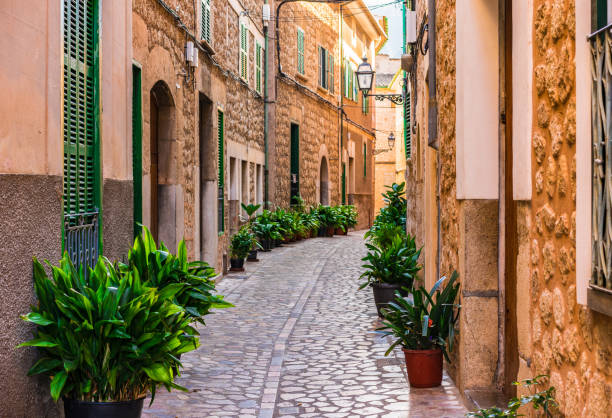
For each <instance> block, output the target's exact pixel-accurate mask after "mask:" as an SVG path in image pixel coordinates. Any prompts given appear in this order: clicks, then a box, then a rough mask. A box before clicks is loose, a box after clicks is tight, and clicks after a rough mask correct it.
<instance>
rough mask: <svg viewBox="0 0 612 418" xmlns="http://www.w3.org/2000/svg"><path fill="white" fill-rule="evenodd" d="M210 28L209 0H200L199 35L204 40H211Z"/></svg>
mask: <svg viewBox="0 0 612 418" xmlns="http://www.w3.org/2000/svg"><path fill="white" fill-rule="evenodd" d="M210 35H211V30H210V0H202V31H201V36H202V39H204V40H205V41H206V42H208V43H210V41H211V36H210Z"/></svg>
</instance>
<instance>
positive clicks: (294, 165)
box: [290, 123, 300, 204]
mask: <svg viewBox="0 0 612 418" xmlns="http://www.w3.org/2000/svg"><path fill="white" fill-rule="evenodd" d="M290 165H291V167H290V171H291V173H290V174H291V179H290V180H291V201H290V204H293V203H294V200H293V198H294V197H295V196H299V194H300V127H299V125H296V124H295V123H292V124H291V164H290Z"/></svg>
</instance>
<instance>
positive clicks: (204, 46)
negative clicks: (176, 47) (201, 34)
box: [200, 39, 215, 55]
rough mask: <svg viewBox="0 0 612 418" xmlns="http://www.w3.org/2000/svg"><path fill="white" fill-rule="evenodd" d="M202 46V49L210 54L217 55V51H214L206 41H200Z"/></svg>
mask: <svg viewBox="0 0 612 418" xmlns="http://www.w3.org/2000/svg"><path fill="white" fill-rule="evenodd" d="M200 45H202V48H204V49H205V50H206V52H208V53H209V54H210V55H215V50H214V49H213V47H212V45H211V44H209V43H208V41H207V40H206V39H200Z"/></svg>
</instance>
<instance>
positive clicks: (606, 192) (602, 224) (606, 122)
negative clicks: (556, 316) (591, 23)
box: [589, 30, 612, 289]
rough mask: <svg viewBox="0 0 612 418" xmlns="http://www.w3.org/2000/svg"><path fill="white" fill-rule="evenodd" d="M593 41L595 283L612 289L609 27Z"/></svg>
mask: <svg viewBox="0 0 612 418" xmlns="http://www.w3.org/2000/svg"><path fill="white" fill-rule="evenodd" d="M589 41H590V43H591V52H592V55H591V58H592V61H591V64H592V79H593V84H592V90H591V117H592V132H591V138H592V154H591V155H592V156H591V158H592V165H591V166H592V186H593V191H592V218H591V220H592V227H593V231H592V238H593V241H592V269H593V271H592V276H591V285H592V286H594V287H600V288H605V289H612V276H611V270H612V257H611V255H612V253H611V251H612V248H611V245H612V242H611V241H612V190H611V188H612V136H611V135H610V134H611V133H612V66H611V65H610V62H611V61H612V39H611V37H610V33H609V30H600V31H598V32H595V33H594V34H592V35H591V36H590V37H589Z"/></svg>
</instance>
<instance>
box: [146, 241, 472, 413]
mask: <svg viewBox="0 0 612 418" xmlns="http://www.w3.org/2000/svg"><path fill="white" fill-rule="evenodd" d="M364 254H365V247H364V245H363V234H362V233H360V232H352V233H350V234H349V235H348V236H340V237H338V236H337V237H334V238H316V239H311V240H307V241H302V242H297V243H293V244H285V245H284V246H283V247H281V248H277V249H275V250H274V251H273V252H269V253H262V252H260V253H259V258H260V262H259V263H249V264H248V265H247V273H246V274H245V273H233V274H230V275H227V276H225V278H224V279H223V280H222V281H221V283H220V284H219V286H218V290H219V291H220V293H222V294H225V295H226V299H227V300H228V301H230V302H232V303H233V304H235V305H236V307H235V308H232V309H226V310H222V311H218V312H217V313H216V314H215V315H211V316H209V317H207V320H206V321H207V326H206V327H205V328H202V329H201V332H202V336H201V344H202V346H201V347H200V348H199V349H198V350H197V351H194V352H190V353H188V354H186V355H184V357H183V359H182V360H183V365H184V371H183V373H182V376H181V377H180V378H179V379H177V383H178V384H179V385H182V386H185V387H187V388H188V389H189V392H188V393H184V392H180V391H173V392H171V393H168V392H166V391H165V390H164V389H163V388H160V389H159V390H158V392H157V395H156V398H155V403H154V404H153V405H152V406H151V407H150V408H148V407H147V406H148V401H147V402H146V403H145V409H144V411H143V412H144V413H143V415H144V416H147V417H215V416H240V417H262V418H263V417H290V416H299V417H349V416H380V417H408V416H410V417H414V418H416V417H460V416H464V414H465V408H464V407H463V404H462V402H461V400H460V398H459V395H458V391H457V390H456V388H455V387H454V386H453V384H452V381H451V380H450V379H449V378H448V377H447V376H446V375H445V376H444V381H443V383H442V386H441V387H437V388H433V389H412V388H410V386H409V384H408V382H407V377H406V374H405V368H404V362H403V359H402V358H401V357H400V355H401V352H400V351H399V350H398V351H396V352H395V353H392V354H391V355H390V356H389V357H385V356H384V352H385V350H386V349H387V347H388V343H387V342H386V341H385V340H383V339H381V337H380V336H379V335H376V334H374V333H373V331H374V329H375V328H376V327H377V326H378V324H379V322H378V319H377V316H376V310H375V308H374V302H373V297H372V292H371V291H369V289H365V290H362V291H358V290H357V288H358V286H359V282H360V280H359V275H360V267H359V266H360V265H361V261H360V258H361V257H363V255H364Z"/></svg>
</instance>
